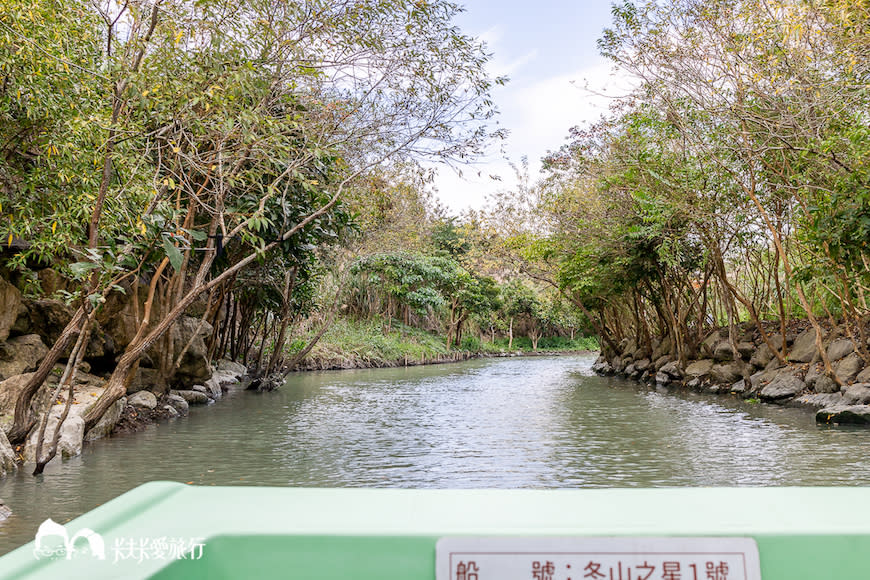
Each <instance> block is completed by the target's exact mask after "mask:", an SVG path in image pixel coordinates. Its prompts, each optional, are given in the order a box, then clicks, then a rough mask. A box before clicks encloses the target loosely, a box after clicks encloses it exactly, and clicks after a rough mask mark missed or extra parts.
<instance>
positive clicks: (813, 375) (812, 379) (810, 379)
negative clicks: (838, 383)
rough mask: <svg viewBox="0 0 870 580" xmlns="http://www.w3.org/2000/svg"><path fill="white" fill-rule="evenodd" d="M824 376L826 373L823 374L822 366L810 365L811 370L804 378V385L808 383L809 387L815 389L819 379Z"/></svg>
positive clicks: (808, 370)
mask: <svg viewBox="0 0 870 580" xmlns="http://www.w3.org/2000/svg"><path fill="white" fill-rule="evenodd" d="M822 376H824V373H823V372H822V365H820V364H810V368H809V369H807V375H806V376H805V377H804V383H806V385H807V386H808V387H815V386H816V381H818V380H819V377H822ZM817 392H818V391H817ZM832 392H833V391H832Z"/></svg>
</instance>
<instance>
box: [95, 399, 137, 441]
mask: <svg viewBox="0 0 870 580" xmlns="http://www.w3.org/2000/svg"><path fill="white" fill-rule="evenodd" d="M126 406H127V397H121V398H120V399H118V400H117V401H115V402H114V403H113V404H112V406H111V407H109V410H108V411H106V412H105V413H104V414H103V416H102V417H100V420H99V421H97V424H96V425H94V426H93V427H91V429H90V431H88V432H87V433H86V434H85V441H94V440H96V439H102V438H103V437H108V436H109V435H111V434H112V429H114V428H115V425H117V424H118V421H119V420H120V419H121V413H122V412H123V411H124V407H126Z"/></svg>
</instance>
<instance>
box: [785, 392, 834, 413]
mask: <svg viewBox="0 0 870 580" xmlns="http://www.w3.org/2000/svg"><path fill="white" fill-rule="evenodd" d="M792 403H793V404H796V405H800V406H802V407H812V408H814V409H823V408H825V407H835V406H837V405H842V404H843V395H841V394H840V393H824V394H817V393H807V394H805V395H800V396H799V397H796V398H795V399H793V400H792Z"/></svg>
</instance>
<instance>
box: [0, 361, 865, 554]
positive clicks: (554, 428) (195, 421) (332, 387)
mask: <svg viewBox="0 0 870 580" xmlns="http://www.w3.org/2000/svg"><path fill="white" fill-rule="evenodd" d="M593 360H594V357H591V356H570V357H568V356H566V357H540V358H539V357H530V358H508V359H488V360H478V361H470V362H466V363H459V364H450V365H436V366H427V367H411V368H402V369H376V370H360V371H334V372H321V373H304V374H293V375H290V377H289V378H288V380H287V382H286V384H285V385H284V386H283V387H282V388H281V389H280V390H278V391H276V392H273V393H262V394H256V393H246V392H240V391H235V392H231V393H230V395H229V397H228V398H227V399H225V400H223V401H221V402H220V403H218V404H216V405H212V406H210V407H204V408H194V409H193V412H192V413H191V415H190V416H189V417H185V418H179V419H175V420H172V421H170V422H168V423H163V424H161V425H159V426H151V427H149V428H148V429H147V430H145V431H144V432H141V433H136V434H133V435H128V436H122V437H114V438H111V439H107V440H103V441H98V442H95V443H93V444H91V445H88V446H86V448H85V451H84V454H83V455H82V456H81V457H77V458H74V459H72V460H69V461H67V462H65V463H64V464H63V465H60V464H57V462H53V463H52V464H51V465H49V467H48V468H47V469H46V472H45V474H44V476H41V477H39V478H34V477H32V476H30V475H29V470H22V471H20V472H19V473H18V474H16V475H14V476H12V477H10V478H7V479H6V480H3V481H0V498H2V499H3V500H4V501H5V502H6V503H7V504H8V505H9V506H10V507H11V508H12V510H13V512H14V514H13V515H12V516H11V517H10V519H9V520H7V521H6V522H3V523H0V553H5V552H7V551H9V550H10V549H12V548H14V547H16V546H18V545H21V544H23V543H25V542H27V541H29V540H31V539H32V538H33V535H34V533H35V530H36V528H37V526H38V525H39V523H40V522H42V521H43V520H45V519H46V518H48V517H51V518H53V519H54V520H55V521H59V522H65V521H67V520H69V519H70V518H73V517H75V516H78V515H79V514H81V513H83V512H85V511H87V510H90V509H92V508H94V507H96V506H97V505H99V504H100V503H103V502H105V501H107V500H109V499H111V498H113V497H115V496H117V495H118V494H120V493H123V492H125V491H127V490H129V489H131V488H133V487H135V486H137V485H139V484H141V483H144V482H146V481H152V480H175V481H181V482H188V483H194V484H197V485H281V486H285V485H289V486H330V487H331V486H336V487H358V486H369V487H416V488H460V487H482V488H486V487H507V488H580V487H603V486H626V487H628V486H644V487H645V486H709V485H864V484H867V483H868V482H870V460H868V459H867V458H866V456H865V454H864V453H863V452H862V451H861V450H862V449H866V446H867V445H868V444H870V430H859V429H824V428H819V427H817V426H816V425H815V423H814V421H813V417H812V414H811V413H808V412H806V411H802V410H798V409H784V408H780V407H775V406H768V405H750V404H747V403H744V402H742V401H739V400H736V399H730V398H722V397H713V396H701V395H687V394H676V395H675V394H667V393H663V392H657V391H655V390H648V389H645V388H643V387H640V386H638V385H637V384H636V383H631V382H628V381H625V380H621V379H615V378H603V377H597V376H593V375H592V373H591V372H590V371H589V367H590V365H591V364H592V361H593ZM221 509H231V508H221Z"/></svg>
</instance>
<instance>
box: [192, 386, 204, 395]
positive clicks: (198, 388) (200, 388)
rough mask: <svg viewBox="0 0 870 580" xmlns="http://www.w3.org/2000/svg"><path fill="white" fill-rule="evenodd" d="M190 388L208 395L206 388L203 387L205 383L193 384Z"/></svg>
mask: <svg viewBox="0 0 870 580" xmlns="http://www.w3.org/2000/svg"><path fill="white" fill-rule="evenodd" d="M190 390H191V391H196V392H197V393H202V394H204V395H208V389H207V388H206V387H205V385H193V386H192V387H190Z"/></svg>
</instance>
